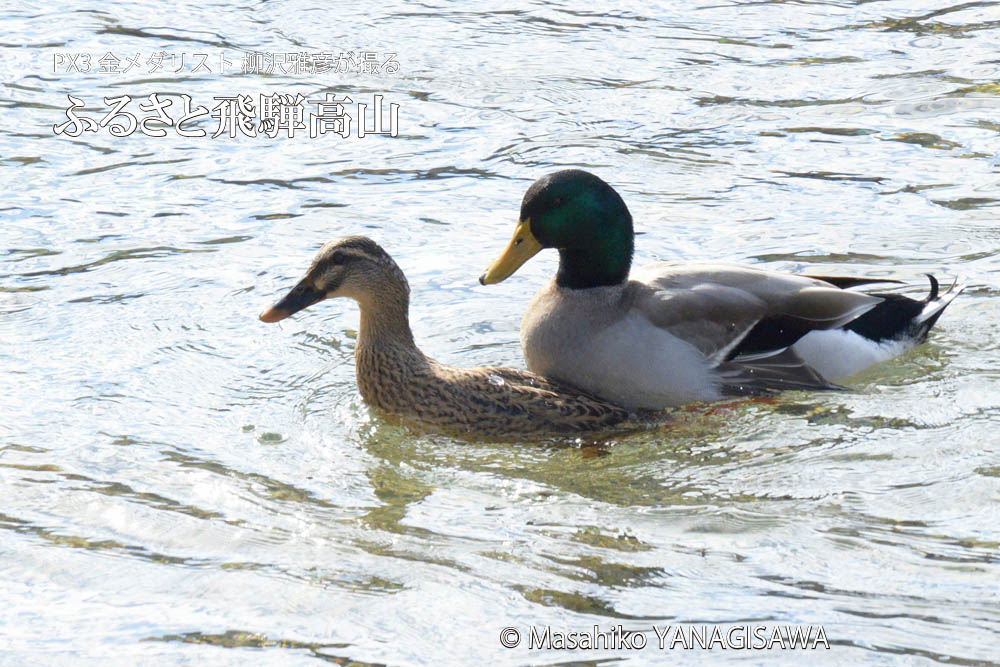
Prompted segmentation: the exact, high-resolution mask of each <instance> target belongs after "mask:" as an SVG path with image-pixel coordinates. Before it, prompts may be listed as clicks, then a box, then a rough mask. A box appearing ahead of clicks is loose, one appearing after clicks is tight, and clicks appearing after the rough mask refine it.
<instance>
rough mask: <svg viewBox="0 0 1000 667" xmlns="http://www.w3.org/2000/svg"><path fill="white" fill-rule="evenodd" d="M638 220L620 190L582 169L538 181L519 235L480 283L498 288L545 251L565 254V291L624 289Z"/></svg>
mask: <svg viewBox="0 0 1000 667" xmlns="http://www.w3.org/2000/svg"><path fill="white" fill-rule="evenodd" d="M633 237H634V233H633V231H632V215H631V214H630V213H629V212H628V207H627V206H625V202H624V201H622V198H621V197H620V196H619V195H618V193H617V192H615V191H614V189H613V188H612V187H611V186H610V185H608V184H607V183H605V182H604V181H602V180H601V179H600V178H598V177H597V176H594V175H593V174H591V173H589V172H586V171H582V170H579V169H567V170H566V171H557V172H556V173H554V174H549V175H548V176H543V177H542V178H540V179H538V180H537V181H535V182H534V183H533V184H532V185H531V187H530V188H528V191H527V192H526V193H525V194H524V200H523V201H522V202H521V216H520V219H519V220H518V222H517V227H516V228H515V230H514V236H513V238H512V239H511V240H510V243H509V244H508V245H507V247H506V248H505V249H504V251H503V253H502V254H501V255H500V257H498V258H497V259H496V261H494V262H493V264H491V265H490V267H489V268H488V269H487V270H486V272H485V273H483V275H481V276H480V277H479V282H481V283H482V284H484V285H490V284H493V283H498V282H500V281H502V280H504V279H506V278H507V277H508V276H510V275H511V274H513V273H514V272H515V271H517V269H518V268H519V267H520V266H521V265H522V264H524V263H525V262H526V261H528V260H529V259H531V258H532V257H533V256H534V255H535V253H537V252H538V251H539V250H541V249H542V248H556V249H557V250H558V251H559V272H558V273H557V274H556V283H557V284H558V285H559V286H560V287H569V288H574V289H584V288H588V287H601V286H605V285H618V284H620V283H622V282H624V281H625V280H626V279H627V278H628V271H629V267H630V265H631V263H632V249H633Z"/></svg>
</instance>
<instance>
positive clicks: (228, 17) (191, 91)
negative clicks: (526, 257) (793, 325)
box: [0, 0, 1000, 664]
mask: <svg viewBox="0 0 1000 667" xmlns="http://www.w3.org/2000/svg"><path fill="white" fill-rule="evenodd" d="M578 6H579V5H572V4H569V5H558V4H548V3H541V2H516V3H508V4H507V5H505V8H504V9H503V10H502V11H496V10H494V8H493V7H492V6H489V5H488V4H487V3H463V4H462V5H454V4H450V3H432V2H422V3H418V4H414V3H402V2H397V3H392V2H387V3H378V4H372V5H370V6H369V7H367V8H365V9H363V10H358V9H351V8H347V7H344V6H342V4H340V3H336V4H335V3H318V2H309V1H305V0H295V1H292V2H282V3H271V2H263V1H261V2H247V3H244V4H241V5H230V4H228V3H218V2H217V3H204V2H199V3H194V2H178V3H171V6H170V10H169V12H166V11H165V9H164V8H163V6H162V5H161V4H160V3H154V2H150V1H149V0H139V1H137V2H129V3H110V4H109V3H100V2H86V1H80V2H74V3H71V4H68V5H66V6H61V7H57V8H53V7H51V6H49V5H47V4H45V3H17V4H16V5H14V6H12V7H7V8H5V9H3V10H0V20H2V25H3V26H4V28H5V31H4V34H5V35H6V37H4V38H3V39H2V40H0V42H2V44H0V82H2V84H3V87H2V89H0V106H2V108H3V111H2V119H3V123H2V125H0V174H2V178H3V182H4V183H5V187H4V189H3V199H2V202H0V360H2V367H3V371H4V372H3V373H2V374H0V383H2V384H0V415H2V417H0V527H2V528H4V529H5V530H4V531H3V533H2V535H3V537H2V539H0V602H2V604H0V627H2V628H3V631H2V633H0V651H3V655H4V657H5V658H8V659H10V660H12V661H13V662H18V663H24V662H32V663H38V662H43V663H46V662H56V661H68V660H71V659H73V660H77V659H81V658H82V659H86V660H98V659H114V660H119V661H128V662H133V661H140V660H142V661H153V662H190V663H195V662H197V663H201V662H205V661H208V662H212V663H223V664H225V663H232V664H236V663H240V664H242V663H244V662H245V661H247V660H253V661H261V660H268V661H280V662H282V663H295V664H298V663H303V664H307V663H314V662H316V660H317V659H318V658H319V659H325V660H330V661H333V662H340V663H343V662H346V661H351V660H353V661H359V662H373V663H380V662H381V663H391V664H417V663H427V664H474V663H478V662H481V661H483V660H487V661H488V662H490V663H491V664H524V663H533V664H555V663H562V662H565V661H568V660H578V661H592V662H595V663H596V662H602V661H607V660H615V661H627V662H630V663H633V664H646V663H651V662H655V661H659V660H662V659H664V658H665V657H667V658H671V659H687V660H689V661H693V662H716V661H722V660H749V661H751V662H764V661H767V662H770V661H771V660H774V659H776V658H785V659H795V658H799V659H802V658H804V657H805V658H807V659H810V660H817V659H821V660H824V661H826V662H828V663H830V664H849V663H866V664H867V663H872V662H875V663H895V662H903V663H908V664H914V663H916V664H927V663H935V662H947V663H949V664H982V663H986V662H989V661H997V660H1000V658H998V656H1000V652H998V649H997V645H998V643H997V642H998V631H1000V611H998V609H1000V564H998V559H1000V555H998V545H1000V529H998V526H1000V444H998V443H1000V441H998V439H997V435H996V434H997V431H998V428H1000V391H998V389H997V378H998V375H1000V373H998V370H997V369H998V368H1000V337H998V333H997V331H998V329H997V325H996V324H997V317H998V308H997V306H996V303H997V302H995V301H993V299H994V298H996V296H997V289H998V288H997V284H996V275H997V272H998V270H1000V260H998V248H1000V231H998V229H1000V226H998V224H997V211H998V209H997V203H998V202H1000V168H998V164H1000V137H998V134H1000V120H998V108H1000V83H998V81H1000V51H998V50H997V44H998V43H1000V6H998V4H997V3H995V2H966V3H962V4H954V5H950V4H949V3H946V2H899V1H896V0H890V1H886V2H849V1H846V0H845V1H842V2H795V3H786V2H777V1H776V2H743V3H740V2H720V1H717V0H704V1H703V2H700V3H695V2H684V3H665V4H663V5H662V6H659V7H652V6H650V5H649V4H648V3H632V4H631V5H629V6H627V7H625V8H623V9H620V10H617V11H614V12H604V11H601V10H599V9H596V8H595V9H590V10H580V9H575V8H573V7H578ZM160 51H163V52H166V53H167V54H172V56H173V58H175V59H178V60H179V59H180V57H181V56H182V55H184V54H186V61H185V63H184V64H183V66H182V67H180V68H178V64H180V63H179V62H177V60H175V61H174V64H173V66H172V69H179V70H180V71H178V72H173V71H166V68H164V71H159V72H149V71H148V70H149V69H150V68H151V67H150V65H149V64H148V62H149V58H150V57H152V55H153V54H154V53H156V52H160ZM247 51H251V52H254V51H256V52H270V53H281V54H284V53H303V52H305V53H317V52H331V53H332V54H334V55H335V56H336V55H339V54H340V52H349V51H353V52H355V54H360V53H361V52H362V51H369V52H373V53H375V54H378V56H379V59H380V60H381V59H384V57H385V56H386V54H389V53H395V54H396V55H395V59H396V61H397V62H398V63H399V70H398V71H397V72H394V73H385V72H383V73H380V74H370V73H358V72H351V71H348V72H336V71H333V72H326V73H322V74H315V73H313V74H309V73H300V74H296V73H294V72H291V73H285V72H282V71H281V70H280V68H279V69H278V70H277V71H275V72H273V73H271V74H269V75H253V74H241V73H240V66H241V63H242V57H243V53H244V52H247ZM108 52H111V53H112V54H113V55H115V57H117V58H119V59H121V60H122V61H123V63H124V61H125V59H126V58H132V57H133V56H135V55H136V54H139V56H138V58H139V62H140V63H142V64H141V66H138V67H135V68H133V69H132V70H130V71H129V72H127V73H111V72H106V73H102V72H100V71H97V70H98V69H99V67H100V65H99V61H100V59H102V58H103V57H104V56H105V55H106V54H107V53H108ZM60 54H89V55H90V57H91V59H92V61H91V71H90V72H86V73H84V72H77V71H71V72H66V71H65V69H66V68H65V66H59V67H55V68H54V67H53V66H54V65H55V64H56V63H62V62H63V61H60V60H59V57H60ZM196 54H202V55H207V56H208V58H209V59H208V64H209V65H210V66H211V68H212V71H211V72H205V71H203V70H202V71H198V72H194V71H192V69H193V66H194V65H195V64H196V63H197V62H198V60H199V59H197V58H196ZM220 58H223V59H228V60H229V61H231V65H230V66H229V67H228V72H227V73H225V74H223V73H221V72H219V71H218V62H219V59H220ZM54 69H55V71H53V70H54ZM327 92H332V93H335V94H337V95H348V96H350V97H351V98H352V100H353V102H354V103H355V105H354V106H351V108H350V111H351V113H353V114H356V111H357V110H356V103H357V102H362V103H366V104H369V105H370V104H372V103H373V99H374V95H376V94H378V95H383V96H384V103H385V104H386V105H388V104H390V103H395V104H399V128H398V136H396V137H389V136H371V135H370V136H366V137H364V138H359V137H357V136H356V129H357V126H356V125H355V126H354V129H353V130H352V132H351V136H350V137H349V138H342V137H340V136H338V135H333V136H330V135H326V136H323V137H316V138H313V139H311V138H309V136H308V135H307V134H305V135H303V134H298V135H296V136H295V137H294V138H288V137H281V136H279V137H276V138H274V139H270V138H267V137H257V138H246V137H241V138H235V139H230V138H228V137H227V136H221V137H219V138H216V139H212V138H209V137H202V138H198V137H182V136H179V135H178V134H177V133H176V131H174V130H173V129H172V128H170V131H169V132H168V133H167V136H166V137H163V138H155V137H147V136H144V135H143V134H142V133H141V132H138V131H137V132H135V133H133V134H132V135H130V136H125V137H119V136H113V135H112V134H111V132H110V124H109V126H108V127H104V128H101V129H100V130H99V131H98V132H83V133H82V134H81V135H80V136H78V137H75V138H74V137H69V136H66V135H65V134H63V135H56V134H54V132H53V125H59V124H62V123H64V122H66V120H67V116H66V114H65V112H66V109H67V107H68V106H69V100H68V97H67V96H69V95H72V96H74V97H76V98H80V99H81V100H83V102H84V108H83V109H81V110H80V113H81V114H83V115H87V116H90V117H92V118H95V119H98V120H99V119H101V118H102V117H103V116H104V114H106V113H107V111H108V108H107V107H106V106H105V105H104V102H103V98H105V97H117V96H120V95H123V94H124V95H129V96H130V97H132V98H133V101H132V102H131V104H132V106H131V107H129V108H130V109H132V110H135V106H136V105H138V104H140V103H145V102H147V101H148V96H149V95H150V94H151V93H157V94H159V95H160V97H161V98H167V99H171V100H173V101H174V102H175V106H174V107H173V109H172V110H171V112H172V113H173V112H174V111H176V110H177V109H179V108H180V105H181V104H182V97H181V96H182V95H189V96H190V97H191V99H192V102H193V104H195V105H199V104H200V105H209V106H210V105H213V104H214V101H213V98H215V97H222V96H234V95H240V94H248V95H258V94H261V93H264V94H273V93H281V94H287V95H292V96H294V95H296V94H301V95H302V96H304V97H305V98H307V99H317V98H318V99H322V98H323V96H324V94H325V93H327ZM356 120H357V119H356V118H355V122H356ZM116 122H117V121H116ZM369 122H371V121H369ZM189 127H191V128H202V129H205V130H207V131H208V133H209V134H212V133H213V132H214V131H215V121H214V120H212V119H211V118H205V119H202V120H200V121H197V122H195V123H194V124H192V125H190V126H189ZM565 167H580V168H585V169H589V170H591V171H594V172H596V173H598V174H599V175H600V176H602V177H603V178H604V179H605V180H607V181H609V182H610V183H612V184H613V185H614V186H615V187H616V188H617V189H618V190H619V192H621V193H622V195H623V197H624V198H625V200H626V201H627V203H628V204H629V206H630V208H631V210H632V213H633V215H634V217H635V220H636V226H637V230H638V231H640V232H641V233H642V235H641V236H639V237H638V239H637V251H636V261H637V263H640V264H642V263H648V262H651V261H656V260H661V259H682V260H688V259H689V260H702V259H720V260H731V261H740V262H749V263H754V264H759V265H763V266H768V267H771V268H775V269H780V270H790V271H808V272H812V273H831V274H850V275H863V276H879V277H891V278H897V279H901V280H905V281H906V283H907V285H906V286H905V287H904V288H903V290H904V291H905V292H906V293H909V294H912V295H914V296H921V295H923V294H924V293H925V292H926V289H927V283H926V278H924V277H923V274H924V273H928V272H931V273H934V274H936V275H938V276H939V277H940V278H941V279H942V281H943V282H944V281H950V280H952V279H953V278H954V277H956V276H957V277H960V278H961V279H962V280H963V281H965V282H966V283H967V284H968V289H967V291H966V293H965V294H964V295H963V296H962V297H961V298H959V299H958V300H957V301H956V302H955V303H954V304H953V305H952V306H951V307H950V308H949V310H948V312H947V313H946V314H945V316H944V317H943V318H942V320H941V322H940V324H939V326H938V327H937V329H935V331H934V333H933V334H932V336H931V340H930V342H929V343H928V344H927V345H924V346H922V347H920V348H919V349H917V350H914V351H913V352H911V353H908V354H906V355H905V356H903V357H902V358H900V359H898V360H896V361H894V362H891V363H888V364H883V365H881V366H878V367H875V368H873V369H870V370H869V371H867V372H865V373H864V374H863V375H861V376H859V377H857V378H853V379H852V380H851V382H850V383H849V384H850V386H851V389H852V391H850V392H845V393H835V394H812V395H805V394H788V395H785V396H783V397H781V398H780V399H779V400H777V401H773V402H736V403H732V404H727V405H723V406H716V407H714V408H712V409H704V408H699V409H683V410H678V411H677V414H676V415H675V420H674V422H673V423H672V424H670V425H666V426H660V427H657V428H652V429H649V430H647V431H644V432H641V433H638V434H635V435H631V436H629V437H623V438H618V439H615V440H613V441H596V442H592V441H590V440H584V441H580V442H574V441H570V442H562V441H554V442H550V443H543V444H532V445H527V444H525V445H512V444H510V443H491V442H482V441H473V442H466V441H462V440H458V439H453V438H449V437H446V436H442V435H435V434H428V433H420V432H416V431H413V430H407V429H405V428H401V427H398V426H393V425H391V424H387V423H385V422H383V421H381V420H380V419H379V418H378V417H376V416H373V415H372V414H370V413H369V411H368V410H367V409H366V407H365V406H364V404H363V403H362V401H361V400H360V397H359V395H358V392H357V389H356V386H355V384H354V368H353V346H354V339H355V330H356V327H357V311H356V307H355V306H354V305H353V304H351V303H349V302H346V301H335V302H328V303H324V304H322V305H321V306H319V307H316V308H314V309H311V310H310V311H306V312H303V313H302V314H299V315H296V316H295V317H294V318H292V319H290V320H287V321H285V322H284V323H283V324H282V325H281V326H280V327H277V326H268V325H264V324H262V323H260V322H258V321H257V319H256V315H257V313H259V312H260V311H261V310H262V309H263V308H264V307H265V306H266V305H268V304H269V303H270V302H271V301H273V300H274V299H275V298H276V296H277V295H279V294H281V293H282V292H283V291H284V290H286V289H288V288H289V287H290V286H291V285H292V284H293V283H294V281H295V280H297V279H298V277H299V276H300V275H301V273H302V272H303V271H304V270H305V268H306V266H307V265H308V262H309V261H310V259H311V257H312V255H313V253H314V252H315V251H316V249H317V248H318V247H319V246H320V245H321V244H322V243H323V242H325V241H327V240H329V239H331V238H334V237H337V236H341V235H345V234H358V233H361V234H367V235H369V236H372V237H373V238H375V239H376V240H377V241H379V242H380V243H381V244H382V245H383V246H384V247H385V248H386V249H387V250H388V251H389V252H390V253H391V254H392V255H393V256H394V257H395V258H396V260H397V261H398V262H399V264H400V266H401V267H402V268H403V270H404V271H405V272H406V274H407V276H408V277H409V279H410V282H411V286H412V289H413V305H412V317H413V328H414V331H415V334H416V336H417V338H418V342H419V344H420V345H421V346H422V347H423V348H424V350H425V351H426V352H428V353H429V354H431V355H432V356H435V357H436V358H438V359H440V360H442V361H446V362H449V363H454V364H457V365H464V366H473V365H480V364H504V365H508V366H514V367H520V366H522V360H521V354H520V349H519V344H518V327H519V322H520V317H521V315H522V313H523V311H524V309H525V307H526V306H527V303H528V301H529V300H530V298H531V296H532V295H533V293H534V292H535V290H536V289H538V287H539V286H540V285H541V284H542V283H543V281H544V280H546V279H547V278H548V277H549V276H550V275H551V274H552V272H553V271H554V269H555V256H554V254H553V253H551V252H549V253H543V254H541V255H539V257H538V258H536V259H535V260H533V261H532V262H530V263H529V264H527V265H526V266H525V267H524V268H523V269H522V270H521V271H519V272H518V273H517V274H516V275H515V276H513V277H512V278H511V279H509V280H508V281H506V282H504V283H503V284H501V285H499V286H496V287H491V288H483V287H480V286H479V285H478V284H477V282H476V277H477V276H478V275H479V273H480V272H481V271H482V270H483V268H484V267H485V266H486V265H487V264H488V263H489V262H490V261H491V260H492V258H493V257H494V256H495V255H496V253H497V252H498V251H499V249H500V248H502V246H503V245H504V243H505V242H506V240H507V238H508V236H509V234H510V232H511V229H512V226H513V223H514V220H515V218H516V216H517V212H518V207H519V203H520V198H521V196H522V194H523V192H524V190H525V189H526V188H527V186H528V185H529V184H530V183H531V182H532V181H533V180H534V179H536V178H537V177H539V176H541V175H543V174H545V173H547V172H550V171H553V170H556V169H559V168H565ZM595 624H597V625H599V626H600V627H601V628H602V629H611V628H612V627H613V626H616V625H618V624H621V625H622V626H623V627H624V628H625V629H626V630H637V631H642V632H644V633H645V635H646V637H647V639H648V641H649V646H648V647H647V648H646V649H644V650H642V651H626V650H622V651H615V650H604V651H582V652H565V651H555V650H553V651H541V652H539V651H533V652H529V651H528V650H527V649H526V648H525V647H524V645H523V644H522V646H520V647H519V648H516V649H505V648H503V647H502V646H501V645H500V631H501V629H502V628H504V627H506V626H513V627H515V628H518V629H519V631H520V632H522V633H523V634H524V635H525V636H526V635H527V632H528V631H529V628H531V627H539V628H541V627H545V626H551V627H552V628H553V629H559V630H562V631H578V632H579V631H588V630H589V629H590V628H591V627H592V626H593V625H595ZM666 624H674V625H676V624H691V625H700V624H720V625H724V626H730V625H737V624H766V625H775V624H793V625H815V626H818V625H822V626H823V627H824V629H825V631H826V634H827V636H828V637H829V640H830V644H831V649H830V650H829V651H826V650H824V649H822V648H821V649H819V650H818V651H815V652H810V653H809V655H808V656H803V654H802V652H796V653H793V654H780V655H769V654H762V653H759V652H749V651H748V652H742V653H736V652H732V651H722V650H719V649H716V650H713V651H700V650H694V651H682V650H681V649H675V651H673V653H671V654H669V655H667V656H664V655H662V654H661V652H660V651H658V650H657V649H656V637H655V635H654V634H653V632H652V630H651V627H652V626H653V625H657V626H659V627H662V626H664V625H666Z"/></svg>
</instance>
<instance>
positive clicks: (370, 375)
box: [354, 285, 425, 408]
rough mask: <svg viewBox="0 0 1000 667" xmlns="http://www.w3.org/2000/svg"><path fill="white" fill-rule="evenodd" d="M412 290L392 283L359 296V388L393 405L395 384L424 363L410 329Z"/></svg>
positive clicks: (371, 400) (356, 352)
mask: <svg viewBox="0 0 1000 667" xmlns="http://www.w3.org/2000/svg"><path fill="white" fill-rule="evenodd" d="M409 302H410V299H409V293H408V290H407V289H406V287H405V286H402V285H390V286H385V287H384V288H382V289H380V291H379V292H378V293H377V294H366V295H364V297H362V298H359V299H358V305H359V306H360V309H361V327H360V330H359V332H358V340H357V343H356V345H355V350H354V363H355V370H356V372H357V380H358V389H359V390H360V391H361V395H362V397H364V399H365V400H366V401H368V402H369V403H372V404H374V405H375V406H377V407H381V408H390V407H391V405H392V403H391V401H392V399H393V398H394V396H393V385H395V386H396V388H397V389H398V387H399V385H401V384H402V383H405V382H406V376H407V375H408V374H409V373H408V369H412V368H413V367H414V366H417V365H421V364H423V363H424V361H425V357H424V355H423V354H422V353H421V352H420V350H419V349H417V346H416V344H415V343H414V342H413V333H412V332H411V331H410V318H409V305H410V303H409Z"/></svg>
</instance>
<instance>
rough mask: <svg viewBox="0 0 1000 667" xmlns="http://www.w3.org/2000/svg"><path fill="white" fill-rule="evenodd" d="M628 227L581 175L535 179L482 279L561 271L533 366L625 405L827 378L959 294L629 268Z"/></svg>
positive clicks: (533, 337)
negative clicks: (908, 293)
mask: <svg viewBox="0 0 1000 667" xmlns="http://www.w3.org/2000/svg"><path fill="white" fill-rule="evenodd" d="M633 237H634V235H633V231H632V216H631V214H629V211H628V208H627V207H626V206H625V202H624V201H622V198H621V197H620V196H619V195H618V193H617V192H615V191H614V190H613V189H612V188H611V186H609V185H608V184H607V183H605V182H604V181H602V180H601V179H600V178H598V177H597V176H594V175H593V174H590V173H587V172H585V171H580V170H567V171H560V172H556V173H554V174H550V175H548V176H545V177H543V178H541V179H539V180H538V181H536V182H535V183H534V184H533V185H532V186H531V187H530V188H528V191H527V193H526V194H525V195H524V200H523V202H522V203H521V215H520V220H519V221H518V223H517V227H516V229H515V230H514V237H513V238H512V239H511V241H510V243H509V244H508V245H507V247H506V249H505V250H504V251H503V253H502V254H501V255H500V257H499V258H497V260H496V261H495V262H493V264H492V265H490V267H489V268H488V269H487V270H486V272H485V273H484V274H483V275H482V276H480V278H479V281H480V282H481V283H483V284H484V285H487V284H492V283H498V282H500V281H502V280H504V279H505V278H507V277H508V276H510V275H511V274H512V273H514V271H516V270H517V269H518V267H520V266H521V265H522V264H524V263H525V262H526V261H528V259H530V258H531V257H532V256H534V255H535V253H537V252H538V251H539V250H541V249H542V248H556V249H558V251H559V271H558V273H557V274H556V276H555V278H554V279H553V280H552V281H550V282H549V284H547V285H546V286H545V287H543V288H542V289H541V291H539V292H538V294H537V295H536V296H535V299H534V300H533V301H532V302H531V305H530V306H529V307H528V311H527V313H526V314H525V316H524V320H523V321H522V323H521V346H522V348H523V351H524V358H525V360H526V362H527V364H528V369H529V370H532V371H534V372H535V373H539V374H541V375H544V376H545V377H548V378H551V379H554V380H557V381H561V382H566V383H569V384H571V385H573V386H576V387H580V388H581V389H582V390H584V391H587V392H589V393H591V394H594V395H595V396H599V397H601V398H603V399H605V400H608V401H611V402H613V403H615V404H617V405H623V406H625V407H628V408H633V409H634V408H649V409H656V408H662V407H664V406H668V405H677V404H680V403H685V402H688V401H695V400H701V401H709V400H715V399H718V398H721V397H722V396H725V395H741V394H744V395H745V394H755V393H767V392H769V391H773V390H777V389H831V388H836V385H832V384H831V381H835V380H838V379H840V378H843V377H846V376H848V375H853V374H854V373H857V372H859V371H860V370H862V369H863V368H865V367H867V366H869V365H871V364H874V363H876V362H879V361H884V360H886V359H889V358H890V357H893V356H895V355H897V354H899V353H900V352H902V351H903V350H906V349H908V348H910V347H912V346H914V345H916V344H917V343H919V342H921V341H923V340H924V338H925V337H926V336H927V332H928V331H929V330H930V328H931V327H932V326H933V325H934V323H935V322H936V321H937V319H938V317H939V316H940V315H941V313H942V311H944V309H945V307H947V305H948V304H949V303H951V301H952V300H953V299H954V298H955V297H956V296H958V294H959V292H960V291H961V289H960V288H958V289H956V287H955V286H954V285H953V286H952V288H951V289H949V290H948V291H947V292H946V293H944V294H942V295H940V296H939V295H938V283H937V280H935V279H934V277H933V276H929V277H930V280H931V293H930V296H929V297H927V299H925V300H924V301H916V300H913V299H909V298H906V297H903V296H900V295H898V294H862V293H858V292H849V291H847V290H846V288H849V287H855V286H857V285H864V284H867V283H873V282H896V281H880V280H867V279H862V278H842V277H822V276H801V275H789V274H783V273H774V272H771V271H765V270H762V269H758V268H754V267H749V266H740V265H735V264H721V263H678V262H665V263H661V264H653V265H651V266H647V267H643V268H641V269H637V270H636V271H633V272H632V274H631V276H629V267H630V265H631V263H632V243H633Z"/></svg>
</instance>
